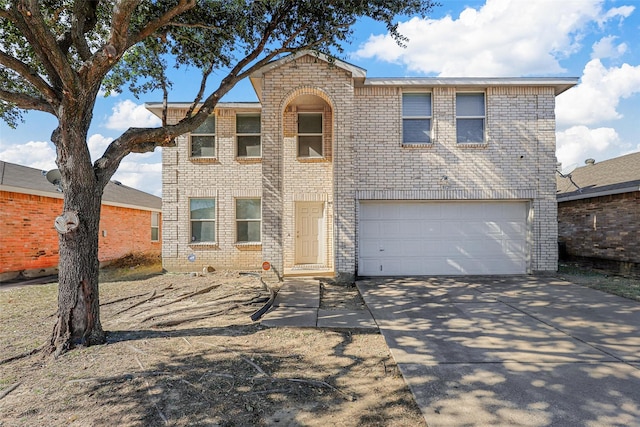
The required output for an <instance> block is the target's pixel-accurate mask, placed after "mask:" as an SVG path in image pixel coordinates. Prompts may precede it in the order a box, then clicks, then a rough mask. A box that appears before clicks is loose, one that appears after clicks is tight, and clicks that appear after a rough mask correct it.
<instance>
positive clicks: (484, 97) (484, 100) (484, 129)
mask: <svg viewBox="0 0 640 427" xmlns="http://www.w3.org/2000/svg"><path fill="white" fill-rule="evenodd" d="M458 95H482V109H483V112H484V114H483V115H482V116H473V115H468V116H461V115H459V112H458ZM454 105H455V109H456V144H459V145H484V144H486V143H487V93H486V91H457V92H456V98H455V103H454ZM478 119H481V120H482V141H460V132H459V130H458V129H459V126H458V123H459V121H464V120H478Z"/></svg>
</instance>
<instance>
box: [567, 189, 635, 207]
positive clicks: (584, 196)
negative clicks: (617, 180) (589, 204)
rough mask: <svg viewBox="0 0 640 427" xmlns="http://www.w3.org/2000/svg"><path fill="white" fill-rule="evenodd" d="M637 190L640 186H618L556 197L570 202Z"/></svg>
mask: <svg viewBox="0 0 640 427" xmlns="http://www.w3.org/2000/svg"><path fill="white" fill-rule="evenodd" d="M635 191H640V186H638V185H634V186H633V187H624V188H616V189H615V190H604V191H594V192H593V193H578V194H572V195H568V196H563V195H561V194H559V195H557V196H556V197H557V201H558V203H562V202H570V201H572V200H581V199H590V198H593V197H602V196H613V195H616V194H624V193H633V192H635Z"/></svg>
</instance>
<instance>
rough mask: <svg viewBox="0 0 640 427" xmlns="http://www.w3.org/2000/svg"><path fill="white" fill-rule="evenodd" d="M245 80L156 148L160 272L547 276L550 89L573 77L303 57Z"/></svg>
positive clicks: (551, 191) (552, 259)
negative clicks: (205, 115)
mask: <svg viewBox="0 0 640 427" xmlns="http://www.w3.org/2000/svg"><path fill="white" fill-rule="evenodd" d="M250 79H251V83H252V84H253V87H254V89H255V90H256V93H257V96H258V99H259V101H260V102H259V103H221V104H219V105H218V106H217V107H216V109H215V112H214V114H212V116H211V117H210V118H209V119H208V120H207V122H206V123H205V124H204V125H202V126H201V127H200V128H198V129H197V130H196V131H194V132H193V133H191V134H190V135H184V136H182V137H180V138H178V139H177V144H176V147H174V148H164V149H163V230H164V240H163V263H164V267H165V269H167V270H169V271H196V270H199V269H202V268H203V267H208V266H212V267H214V268H230V269H256V268H260V265H261V263H262V262H263V261H268V262H270V263H271V265H272V266H273V267H274V268H275V271H276V273H277V274H278V275H279V276H282V275H288V274H304V273H309V274H317V273H321V272H324V273H326V274H335V275H336V276H339V278H340V279H351V278H353V277H354V276H355V275H366V276H376V275H453V274H520V273H528V272H535V271H555V270H556V268H557V223H556V219H557V218H556V212H557V211H556V208H557V205H556V199H555V190H556V188H555V177H554V173H555V172H554V171H555V165H556V157H555V148H556V146H555V115H554V108H555V96H556V95H558V94H560V93H562V92H564V91H565V90H567V89H569V88H571V87H572V86H574V85H575V84H576V83H577V79H575V78H372V79H368V78H366V73H365V70H363V69H361V68H358V67H356V66H353V65H351V64H347V63H345V62H341V61H335V63H334V64H330V63H329V62H327V61H326V60H325V58H324V57H322V56H320V57H317V56H315V55H314V54H308V53H301V54H296V55H292V56H289V57H286V58H283V59H280V60H277V61H274V62H273V63H271V64H269V65H267V66H266V67H264V68H263V69H262V70H261V71H259V72H256V73H254V74H253V75H252V76H251V77H250ZM188 107H189V105H188V104H177V103H176V104H170V108H169V112H168V118H169V121H170V122H175V121H177V120H178V119H179V118H181V117H183V115H184V114H186V111H187V109H188ZM147 108H148V109H149V110H150V111H152V112H154V113H155V114H158V115H160V112H161V110H162V104H161V103H151V104H147Z"/></svg>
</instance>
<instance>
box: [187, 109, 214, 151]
mask: <svg viewBox="0 0 640 427" xmlns="http://www.w3.org/2000/svg"><path fill="white" fill-rule="evenodd" d="M215 133H216V120H215V116H209V117H207V119H206V120H205V122H204V123H203V124H201V125H200V126H199V127H198V128H196V129H195V130H194V131H193V132H191V157H215V153H216V152H215V146H216V145H215V144H216V136H215Z"/></svg>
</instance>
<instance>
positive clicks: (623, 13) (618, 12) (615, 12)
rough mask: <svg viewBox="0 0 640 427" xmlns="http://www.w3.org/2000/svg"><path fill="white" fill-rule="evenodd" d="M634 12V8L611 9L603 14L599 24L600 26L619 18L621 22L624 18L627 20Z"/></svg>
mask: <svg viewBox="0 0 640 427" xmlns="http://www.w3.org/2000/svg"><path fill="white" fill-rule="evenodd" d="M634 10H635V7H634V6H620V7H612V8H611V9H609V10H608V11H607V12H606V13H605V14H604V16H603V17H602V19H601V20H600V21H599V24H600V25H602V24H604V23H605V22H606V21H609V20H611V19H613V18H620V21H622V20H623V19H624V18H628V17H629V16H630V15H631V14H632V13H633V11H634Z"/></svg>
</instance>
